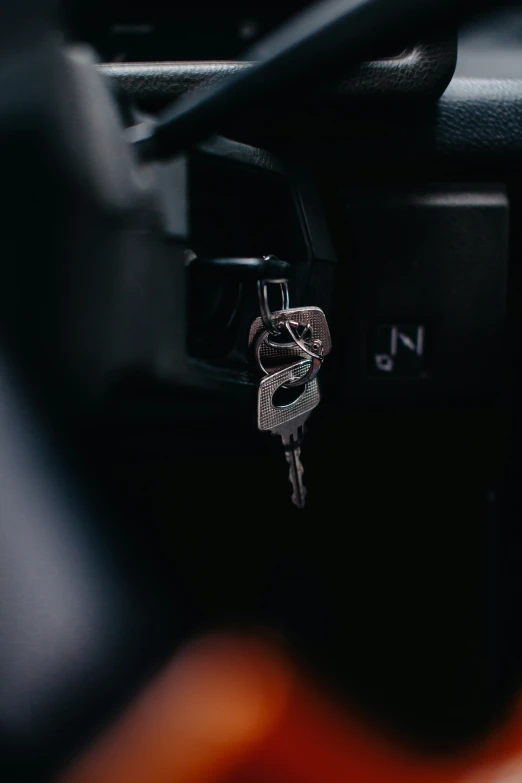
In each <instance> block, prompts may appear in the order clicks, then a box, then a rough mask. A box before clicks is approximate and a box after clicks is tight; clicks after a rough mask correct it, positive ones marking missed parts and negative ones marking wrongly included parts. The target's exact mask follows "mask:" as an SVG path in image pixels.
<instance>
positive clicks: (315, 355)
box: [285, 321, 324, 361]
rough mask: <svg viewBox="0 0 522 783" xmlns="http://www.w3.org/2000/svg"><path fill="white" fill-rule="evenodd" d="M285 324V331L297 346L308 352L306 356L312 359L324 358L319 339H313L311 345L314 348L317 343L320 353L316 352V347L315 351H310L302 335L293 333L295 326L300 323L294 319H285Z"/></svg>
mask: <svg viewBox="0 0 522 783" xmlns="http://www.w3.org/2000/svg"><path fill="white" fill-rule="evenodd" d="M285 326H286V328H287V331H288V332H289V334H290V337H291V338H292V340H293V341H294V343H295V344H296V345H297V346H299V348H300V349H301V350H302V351H303V352H304V353H306V354H308V356H311V357H312V358H313V359H320V360H321V361H323V359H324V352H323V345H322V343H321V341H320V340H314V341H313V343H312V345H313V346H314V348H315V346H316V345H318V347H319V349H320V353H319V352H318V348H316V349H315V352H314V351H312V350H311V349H310V348H309V346H308V344H307V343H305V341H304V340H303V338H302V337H298V335H297V334H296V333H295V331H294V330H295V329H296V327H298V326H300V324H298V323H297V322H296V321H285Z"/></svg>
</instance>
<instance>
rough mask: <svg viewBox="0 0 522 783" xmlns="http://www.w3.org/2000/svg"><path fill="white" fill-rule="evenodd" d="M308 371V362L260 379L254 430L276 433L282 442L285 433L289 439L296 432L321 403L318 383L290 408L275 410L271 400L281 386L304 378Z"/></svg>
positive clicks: (303, 389) (315, 382) (287, 406)
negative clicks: (257, 428) (255, 428)
mask: <svg viewBox="0 0 522 783" xmlns="http://www.w3.org/2000/svg"><path fill="white" fill-rule="evenodd" d="M309 369H310V362H309V361H307V360H304V361H301V362H297V363H296V364H293V365H292V366H290V367H286V368H285V369H284V370H280V371H279V372H276V373H274V374H273V375H267V376H266V378H262V379H261V382H260V384H259V392H258V397H257V426H258V427H259V429H260V430H262V431H267V430H269V431H271V432H273V433H274V434H276V433H278V434H280V435H281V437H282V438H283V441H285V436H286V435H287V433H288V435H290V434H293V432H294V431H295V432H298V431H299V428H300V427H302V425H303V424H304V421H305V420H306V419H307V418H308V416H309V415H310V413H311V412H312V411H313V410H314V408H316V407H317V406H318V405H319V402H320V401H321V394H320V392H319V384H318V382H317V379H315V380H313V381H311V382H310V383H307V384H306V386H303V387H302V392H301V394H300V396H299V397H298V398H297V399H296V400H294V402H291V403H290V404H289V405H285V406H284V407H278V406H276V405H274V401H273V399H274V395H275V393H276V392H277V390H278V389H280V388H281V386H284V385H285V384H287V383H289V382H290V381H292V380H294V379H295V378H301V377H303V376H304V375H305V374H306V373H307V372H308V370H309Z"/></svg>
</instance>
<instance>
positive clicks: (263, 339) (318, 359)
mask: <svg viewBox="0 0 522 783" xmlns="http://www.w3.org/2000/svg"><path fill="white" fill-rule="evenodd" d="M269 337H270V333H269V331H268V329H265V330H264V331H262V332H261V334H260V335H259V337H258V338H257V340H256V343H255V347H254V355H255V358H256V362H257V366H258V367H259V369H260V370H261V372H263V373H264V374H265V375H270V374H271V373H270V372H269V371H268V370H267V369H266V367H265V366H264V364H263V361H262V359H261V348H262V346H263V344H264V343H266V344H267V345H269V346H270V345H271V343H270V341H269V339H268V338H269ZM289 345H290V346H294V347H295V346H297V347H298V348H299V349H300V350H302V349H301V346H299V345H297V343H289ZM313 345H314V348H315V350H316V351H317V353H312V351H311V350H310V349H309V348H306V351H305V353H307V354H308V355H309V357H310V368H309V370H308V372H307V373H306V375H304V376H303V377H302V378H296V379H295V380H294V381H291V382H289V383H286V384H285V385H284V388H285V389H290V388H295V387H297V386H303V385H304V384H306V383H309V382H310V381H313V380H314V378H316V377H317V375H318V374H319V371H320V369H321V367H322V364H323V356H322V352H321V353H319V351H320V349H321V348H322V343H321V341H320V340H315V341H314V343H313ZM277 347H278V348H279V347H280V346H277ZM299 358H302V357H300V356H299V355H297V354H296V356H295V360H296V361H297V360H298V359H299Z"/></svg>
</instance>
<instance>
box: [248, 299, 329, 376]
mask: <svg viewBox="0 0 522 783" xmlns="http://www.w3.org/2000/svg"><path fill="white" fill-rule="evenodd" d="M271 319H272V323H273V324H274V326H275V327H281V329H283V328H284V323H285V321H294V322H295V323H297V324H300V325H301V326H302V327H306V326H307V325H308V324H309V325H310V327H311V331H312V334H311V336H310V338H311V340H312V341H313V340H320V341H321V345H322V351H323V356H328V354H329V353H330V351H331V350H332V339H331V337H330V329H329V328H328V321H327V320H326V316H325V314H324V313H323V311H322V310H321V308H320V307H295V308H293V309H290V310H278V311H277V312H275V313H271ZM263 335H264V337H265V339H263ZM248 346H249V348H250V349H251V350H254V352H255V359H256V362H257V364H258V367H259V368H260V369H261V370H262V371H263V372H268V373H272V372H276V371H277V370H281V369H282V368H283V367H287V366H288V363H289V361H290V362H292V361H293V362H295V361H297V360H298V359H305V358H306V353H305V352H304V351H302V349H301V348H300V347H299V346H298V345H297V344H295V343H292V342H289V343H286V344H284V345H278V344H277V343H274V342H273V338H272V337H271V335H270V333H269V332H268V331H267V330H266V329H265V327H264V325H263V320H262V319H261V318H256V320H255V321H254V322H253V324H252V326H251V327H250V334H249V337H248Z"/></svg>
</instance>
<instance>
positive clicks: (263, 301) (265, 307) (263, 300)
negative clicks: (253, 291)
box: [257, 280, 290, 337]
mask: <svg viewBox="0 0 522 783" xmlns="http://www.w3.org/2000/svg"><path fill="white" fill-rule="evenodd" d="M269 283H275V284H277V285H279V287H280V289H281V301H282V307H281V310H289V309H290V293H289V291H288V281H287V280H258V281H257V294H258V297H259V309H260V310H261V320H262V322H263V326H264V327H265V329H266V330H267V331H268V332H269V333H270V334H271V335H272V337H277V336H278V335H279V334H281V330H280V329H277V328H276V327H275V325H274V322H273V320H272V313H271V311H270V305H269V304H268V284H269Z"/></svg>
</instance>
